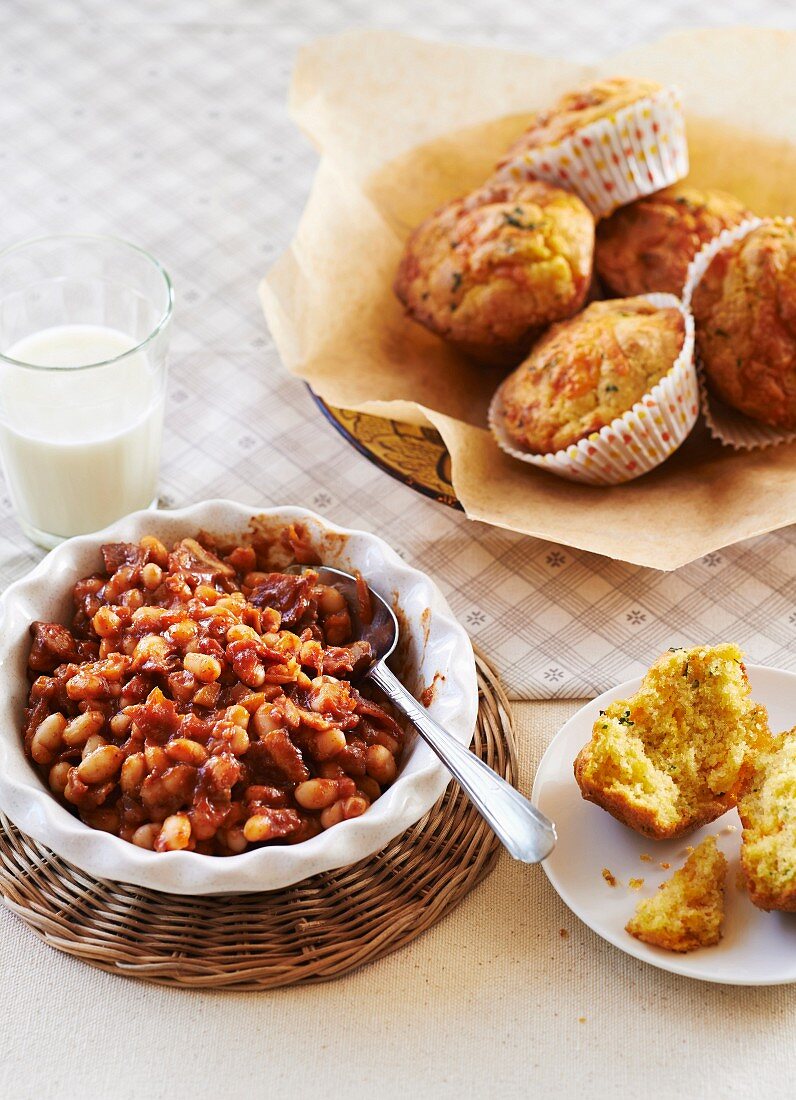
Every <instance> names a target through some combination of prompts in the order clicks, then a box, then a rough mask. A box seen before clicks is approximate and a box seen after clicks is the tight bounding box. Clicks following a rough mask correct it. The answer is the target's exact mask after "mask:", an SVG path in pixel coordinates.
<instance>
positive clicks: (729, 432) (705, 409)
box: [683, 218, 796, 451]
mask: <svg viewBox="0 0 796 1100" xmlns="http://www.w3.org/2000/svg"><path fill="white" fill-rule="evenodd" d="M771 220H772V219H771V218H749V219H748V220H747V221H745V222H743V223H742V224H741V225H738V226H735V227H734V228H732V229H725V230H724V231H723V232H721V233H719V235H718V236H717V237H714V238H713V240H712V241H709V242H708V243H707V244H706V245H705V246H704V247H703V248H702V250H701V251H700V252H698V253H697V254H696V256H695V257H694V259H693V260H692V261H691V265H690V266H689V268H688V275H687V276H686V281H685V288H684V290H683V301H684V302H685V304H686V305H687V306H688V308H689V309H690V308H691V298H692V296H693V293H694V291H695V290H696V288H697V286H698V285H699V283H700V281H701V280H702V278H703V277H704V275H705V272H706V271H707V269H708V268H709V267H710V264H711V262H712V261H713V259H714V257H715V256H716V255H717V254H718V253H719V252H721V251H722V250H723V249H725V248H728V247H729V246H730V245H731V244H735V242H736V241H742V240H743V239H744V237H748V236H749V234H750V233H751V232H752V230H753V229H757V228H758V227H759V226H761V225H765V224H768V223H769V222H770V221H771ZM783 220H784V221H787V222H789V223H791V224H792V222H793V219H792V218H785V219H783ZM695 360H696V368H697V378H698V381H699V399H700V405H701V407H702V415H703V416H704V418H705V423H706V424H707V426H708V431H709V432H710V434H711V436H712V437H713V438H714V439H718V441H719V442H720V443H723V444H724V445H725V446H726V447H732V448H733V449H734V450H736V451H760V450H763V449H764V448H766V447H775V446H777V444H779V443H792V442H793V441H794V440H796V432H789V431H784V430H782V429H780V428H772V427H770V426H769V425H768V424H760V423H759V422H758V421H756V420H752V419H751V418H750V417H748V416H744V414H743V413H742V412H738V411H737V410H736V409H733V408H731V407H730V406H729V405H725V403H724V402H723V401H721V400H720V399H719V398H718V397H716V395H715V394H713V393H711V392H710V390H709V389H708V384H707V379H706V377H705V370H704V367H703V366H702V363H701V362H700V359H699V353H698V352H696V353H695Z"/></svg>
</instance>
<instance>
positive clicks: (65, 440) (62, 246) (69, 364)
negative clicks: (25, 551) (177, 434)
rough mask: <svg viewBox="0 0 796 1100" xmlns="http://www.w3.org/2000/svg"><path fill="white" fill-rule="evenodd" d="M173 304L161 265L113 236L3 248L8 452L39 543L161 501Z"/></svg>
mask: <svg viewBox="0 0 796 1100" xmlns="http://www.w3.org/2000/svg"><path fill="white" fill-rule="evenodd" d="M173 300H174V296H173V291H172V285H171V280H170V279H169V277H168V275H167V274H166V272H165V271H164V269H163V268H162V267H161V265H160V264H159V263H158V262H157V260H155V259H153V258H152V256H150V255H148V253H146V252H144V250H143V249H141V248H138V247H136V246H135V245H133V244H129V243H127V242H126V241H122V240H117V239H115V238H112V237H96V236H83V235H59V236H50V237H41V238H38V239H36V240H31V241H26V242H24V243H22V244H18V245H16V246H14V247H12V248H9V249H7V250H6V251H4V252H0V457H2V463H3V469H4V472H5V477H6V482H7V484H8V489H9V492H10V495H11V500H12V502H13V505H14V509H15V511H16V514H17V518H18V520H19V523H20V525H21V526H22V529H23V530H24V532H25V533H26V534H27V535H28V536H29V537H30V538H31V539H32V540H33V541H34V542H36V543H38V544H39V545H40V546H44V547H47V548H51V547H53V546H55V545H56V544H57V543H58V542H60V541H61V540H62V539H64V538H68V537H70V536H71V535H80V534H85V533H87V532H89V531H96V530H98V529H99V528H101V527H105V526H106V525H107V524H109V523H112V522H113V521H114V520H117V519H119V518H120V517H121V516H124V515H126V514H127V513H128V512H132V511H136V510H137V509H140V508H146V507H148V506H150V505H151V504H153V503H154V501H155V500H156V497H157V482H158V470H159V465H160V445H161V437H162V433H163V406H164V399H165V390H166V354H167V349H168V339H169V329H170V323H171V317H172V310H173Z"/></svg>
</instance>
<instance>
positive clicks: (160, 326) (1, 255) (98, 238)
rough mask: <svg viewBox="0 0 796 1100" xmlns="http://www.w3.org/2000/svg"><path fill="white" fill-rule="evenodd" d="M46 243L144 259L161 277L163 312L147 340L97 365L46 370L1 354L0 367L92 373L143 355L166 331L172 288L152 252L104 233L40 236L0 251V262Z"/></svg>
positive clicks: (121, 238) (39, 365)
mask: <svg viewBox="0 0 796 1100" xmlns="http://www.w3.org/2000/svg"><path fill="white" fill-rule="evenodd" d="M46 241H87V242H92V243H95V244H97V243H104V244H117V245H122V246H123V247H124V248H128V249H130V250H131V251H132V252H137V253H138V254H139V255H140V256H143V257H144V259H145V260H148V261H149V263H150V264H151V265H152V267H153V268H154V269H155V270H156V271H157V272H158V274H160V275H161V276H162V278H163V282H164V285H165V287H166V308H165V310H164V311H163V313H162V314H161V317H160V319H159V320H158V322H157V324H156V325H155V327H154V328H153V329H152V331H151V332H150V333H149V335H148V336H145V337H144V339H143V340H141V341H139V343H137V344H136V345H135V346H134V347H132V348H128V350H127V351H122V352H120V353H119V354H118V355H113V356H111V358H110V359H100V360H98V361H97V362H96V363H81V364H80V365H79V366H75V367H48V366H44V365H43V364H41V363H27V362H25V360H24V359H13V358H12V357H11V356H10V355H5V354H3V352H0V363H8V364H10V365H11V366H12V367H23V368H24V369H25V370H40V371H54V372H61V373H63V372H64V371H70V372H71V371H84V370H95V369H97V368H98V367H108V366H110V365H111V364H112V363H118V362H121V360H122V359H126V358H127V357H128V356H129V355H136V354H137V353H139V352H141V351H143V350H144V348H146V347H147V346H148V345H149V344H151V343H152V341H153V340H154V339H155V338H156V337H157V336H159V335H160V333H161V332H162V331H163V330H164V329H165V327H166V325H167V324H168V323H169V321H170V320H171V317H172V314H173V313H174V285H173V283H172V281H171V278H170V277H169V273H168V271H166V269H165V267H164V266H163V264H162V263H161V262H160V260H157V259H155V257H154V256H153V255H152V254H151V252H147V250H146V249H145V248H142V247H141V246H140V245H138V244H133V243H132V241H127V240H125V239H124V237H114V236H112V235H110V234H105V233H44V234H42V235H41V236H38V237H28V238H26V239H25V240H23V241H19V242H18V243H17V244H12V245H10V246H9V247H8V248H3V249H0V262H2V261H3V260H4V259H5V258H6V257H7V256H10V255H12V254H13V253H14V252H20V251H22V250H23V249H26V248H30V247H31V245H36V244H44V243H45V242H46Z"/></svg>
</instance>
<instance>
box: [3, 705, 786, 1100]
mask: <svg viewBox="0 0 796 1100" xmlns="http://www.w3.org/2000/svg"><path fill="white" fill-rule="evenodd" d="M578 705H579V704H577V703H573V702H562V701H555V702H545V703H524V704H520V705H518V706H516V709H515V715H516V719H517V732H518V735H519V738H520V743H521V745H522V752H521V766H522V775H521V782H522V785H523V786H524V789H526V790H527V789H529V786H530V782H531V777H532V770H533V768H534V767H535V764H536V762H537V761H538V759H539V757H540V756H541V753H542V751H543V749H544V746H545V745H546V744H547V742H548V740H549V738H550V737H551V736H552V735H553V734H554V733H555V731H556V730H557V729H558V728H559V726H560V725H561V724H562V723H563V722H564V721H565V720H566V718H567V717H569V715H570V714H571V713H573V712H574V711H575V710H576V709H577V706H578ZM562 929H563V930H565V931H566V933H567V935H566V936H563V935H562ZM0 989H1V990H2V993H3V1004H4V1013H3V1020H2V1027H1V1029H0V1063H1V1065H2V1068H1V1069H0V1096H2V1097H4V1098H5V1100H16V1098H17V1097H36V1098H37V1100H46V1098H49V1097H57V1098H61V1097H79V1098H81V1100H95V1098H96V1100H101V1098H104V1097H114V1098H118V1100H125V1098H127V1097H130V1098H133V1097H135V1098H149V1097H151V1098H156V1097H170V1098H172V1097H173V1098H180V1100H182V1098H187V1097H191V1098H196V1100H205V1098H208V1100H210V1098H213V1100H223V1098H225V1097H232V1096H235V1097H241V1098H242V1100H245V1098H246V1097H252V1098H254V1097H258V1098H259V1097H279V1096H290V1097H301V1096H318V1097H327V1098H336V1097H345V1098H347V1100H358V1098H359V1097H362V1098H373V1097H384V1098H387V1097H389V1098H391V1097H407V1098H411V1097H423V1098H425V1097H460V1098H465V1097H479V1098H480V1097H500V1096H503V1097H514V1096H534V1097H535V1096H539V1097H550V1096H552V1097H568V1096H582V1095H583V1096H585V1095H588V1096H608V1095H622V1094H625V1095H627V1096H642V1095H650V1096H655V1097H675V1096H677V1097H703V1098H704V1097H719V1096H721V1097H723V1096H744V1097H749V1096H767V1097H777V1096H784V1095H787V1094H792V1090H790V1091H789V1089H788V1082H789V1080H792V1077H793V1073H794V1070H796V1054H795V1053H794V1043H793V1019H794V1011H795V1010H796V990H794V989H793V988H791V987H787V986H785V987H774V988H769V989H745V988H738V987H732V986H717V985H708V984H705V983H702V982H696V981H692V980H690V979H687V978H679V977H676V976H674V975H670V974H666V973H664V972H662V971H659V970H656V969H654V968H653V967H650V966H647V965H646V964H644V963H642V962H639V961H637V960H635V959H631V958H630V957H628V956H626V955H624V954H622V953H621V952H620V951H618V950H617V949H616V948H614V947H611V946H609V945H608V944H606V943H604V942H603V941H602V940H600V939H599V938H598V937H597V936H595V935H594V934H593V933H592V932H591V931H589V929H587V928H586V927H585V926H584V925H582V924H581V923H580V921H578V920H577V919H576V918H575V917H574V916H573V915H572V914H571V913H570V912H569V910H568V909H567V908H566V906H565V905H564V904H563V902H561V901H560V900H559V898H558V896H557V895H556V894H555V893H554V891H553V889H552V887H551V886H550V884H549V883H548V881H547V879H546V878H545V876H544V874H543V873H542V871H541V870H540V869H539V868H538V867H523V866H520V865H518V864H515V863H513V862H512V860H511V859H509V858H508V857H502V858H501V859H500V861H499V863H498V865H497V868H496V869H495V871H494V872H493V873H492V875H491V876H490V877H489V878H488V879H487V880H486V881H485V882H484V883H482V884H481V886H480V887H478V888H477V889H476V890H475V891H474V892H473V893H472V894H471V895H470V896H469V897H468V898H467V899H465V901H464V902H463V903H462V905H461V906H460V907H459V908H458V909H457V910H456V911H455V912H454V913H453V914H451V915H450V916H449V917H447V918H446V919H445V920H444V921H443V922H442V923H441V924H440V925H438V926H437V927H436V928H434V929H432V930H431V931H430V932H427V933H426V934H425V935H423V936H422V937H420V939H418V940H417V941H415V943H413V944H411V945H410V946H409V947H407V948H405V949H404V950H402V951H399V952H398V953H396V954H394V955H392V956H390V957H388V958H386V959H382V960H381V961H380V962H377V963H374V964H373V965H372V966H369V967H366V968H365V969H363V970H360V971H359V972H358V973H356V974H353V975H351V976H349V977H347V978H343V979H341V980H340V981H337V982H333V983H330V984H327V985H322V986H308V987H306V988H302V989H286V990H282V991H279V992H276V993H201V992H190V993H188V992H183V991H172V990H167V989H160V988H156V987H154V986H148V985H144V984H142V983H139V982H135V981H128V980H126V979H122V978H117V977H113V976H110V975H107V974H103V973H100V972H99V971H96V970H92V969H90V968H89V967H87V966H84V965H83V964H82V963H79V962H76V961H74V960H72V959H69V958H66V957H64V956H62V955H59V954H58V953H57V952H56V951H53V950H51V949H50V948H48V947H45V946H43V945H42V944H40V943H39V942H38V941H36V940H35V939H34V938H33V936H32V934H30V933H29V932H28V931H27V930H26V929H24V928H23V927H22V926H21V925H20V923H19V922H18V921H17V920H16V919H15V918H14V917H12V916H11V915H10V914H8V913H7V912H5V911H3V910H1V909H0Z"/></svg>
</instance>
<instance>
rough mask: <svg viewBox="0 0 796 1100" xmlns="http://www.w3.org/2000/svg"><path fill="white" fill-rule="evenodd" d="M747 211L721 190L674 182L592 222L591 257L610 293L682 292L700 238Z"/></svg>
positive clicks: (736, 222) (741, 219)
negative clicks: (594, 240) (594, 235)
mask: <svg viewBox="0 0 796 1100" xmlns="http://www.w3.org/2000/svg"><path fill="white" fill-rule="evenodd" d="M751 216H752V215H751V213H750V211H748V210H747V209H746V207H745V206H744V204H743V203H742V202H741V201H740V199H736V198H735V197H734V196H733V195H729V194H727V193H726V192H725V191H700V190H699V189H698V188H696V187H688V186H686V185H685V184H675V185H674V187H667V188H666V189H665V190H664V191H658V192H657V193H656V194H654V195H649V196H648V197H646V198H643V199H638V200H637V201H636V202H632V203H630V204H629V205H628V206H623V207H621V209H619V210H617V211H616V213H615V214H612V215H611V217H610V218H606V219H605V220H603V221H601V222H600V223H599V225H598V226H597V243H596V246H595V254H594V261H595V265H596V267H597V271H598V273H599V275H600V278H601V279H602V281H603V282H604V283H605V285H606V286H607V287H609V288H610V290H612V291H613V293H614V294H617V295H620V296H622V297H630V296H632V295H634V294H648V293H650V292H651V291H662V292H664V293H668V294H677V295H679V294H681V293H682V290H683V286H684V285H685V280H686V275H687V274H688V265H689V264H690V263H691V261H692V260H693V258H694V256H696V254H697V252H699V250H700V248H701V247H702V245H703V244H707V242H708V241H710V240H712V239H713V238H714V237H716V236H718V234H719V233H721V231H722V230H723V229H728V228H730V227H732V226H736V225H740V224H741V222H744V221H746V219H747V218H750V217H751Z"/></svg>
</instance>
